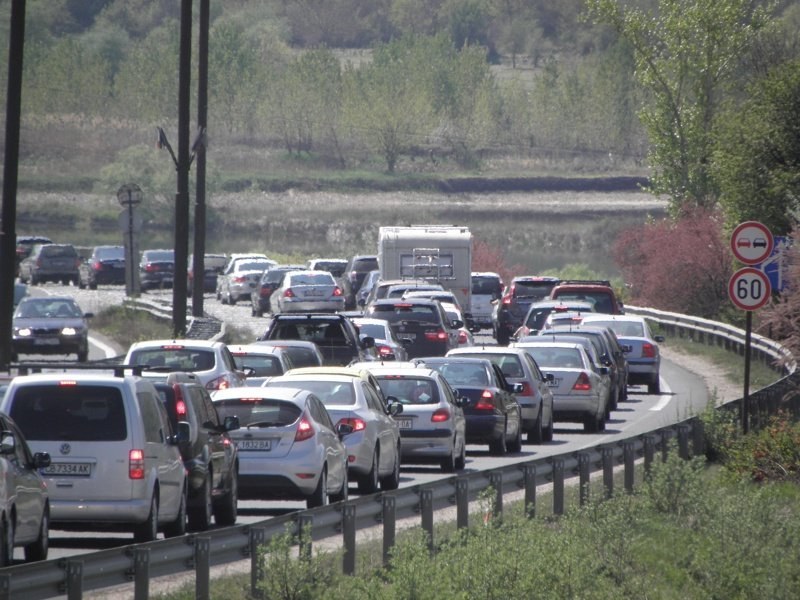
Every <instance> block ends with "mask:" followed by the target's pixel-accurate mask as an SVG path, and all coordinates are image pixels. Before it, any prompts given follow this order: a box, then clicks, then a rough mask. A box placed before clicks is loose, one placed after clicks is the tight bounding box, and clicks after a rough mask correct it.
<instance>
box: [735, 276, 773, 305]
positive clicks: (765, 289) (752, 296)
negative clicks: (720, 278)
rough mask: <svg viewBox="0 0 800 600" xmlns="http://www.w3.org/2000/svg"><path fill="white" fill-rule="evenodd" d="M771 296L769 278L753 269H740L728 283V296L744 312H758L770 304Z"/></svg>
mask: <svg viewBox="0 0 800 600" xmlns="http://www.w3.org/2000/svg"><path fill="white" fill-rule="evenodd" d="M771 294H772V286H771V285H770V283H769V277H767V276H766V275H765V274H764V272H763V271H759V270H758V269H754V268H753V267H745V268H744V269H739V270H738V271H736V273H734V274H733V276H732V277H731V278H730V281H729V282H728V296H730V298H731V302H733V303H734V304H735V305H736V306H737V307H738V308H741V309H742V310H758V309H759V308H761V307H762V306H764V305H765V304H766V303H767V302H769V297H770V295H771Z"/></svg>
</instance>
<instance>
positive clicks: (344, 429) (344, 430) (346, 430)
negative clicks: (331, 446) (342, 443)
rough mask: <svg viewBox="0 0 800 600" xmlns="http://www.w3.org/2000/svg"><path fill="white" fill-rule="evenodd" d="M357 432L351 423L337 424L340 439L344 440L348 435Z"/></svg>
mask: <svg viewBox="0 0 800 600" xmlns="http://www.w3.org/2000/svg"><path fill="white" fill-rule="evenodd" d="M353 431H355V430H354V429H353V426H352V425H350V424H349V423H337V425H336V435H338V436H339V439H342V438H343V437H344V436H346V435H350V434H351V433H353Z"/></svg>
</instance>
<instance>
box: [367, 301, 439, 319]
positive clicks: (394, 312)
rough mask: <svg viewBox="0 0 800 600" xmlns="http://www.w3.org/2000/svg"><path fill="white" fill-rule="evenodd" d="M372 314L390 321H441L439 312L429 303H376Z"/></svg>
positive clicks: (371, 311) (371, 310) (371, 309)
mask: <svg viewBox="0 0 800 600" xmlns="http://www.w3.org/2000/svg"><path fill="white" fill-rule="evenodd" d="M370 316H372V317H375V318H376V319H384V320H386V321H389V323H398V322H400V321H418V322H422V323H439V320H440V319H439V312H438V311H437V310H436V308H435V307H433V306H431V305H429V304H424V305H420V304H407V303H398V304H375V305H373V306H372V307H371V308H370Z"/></svg>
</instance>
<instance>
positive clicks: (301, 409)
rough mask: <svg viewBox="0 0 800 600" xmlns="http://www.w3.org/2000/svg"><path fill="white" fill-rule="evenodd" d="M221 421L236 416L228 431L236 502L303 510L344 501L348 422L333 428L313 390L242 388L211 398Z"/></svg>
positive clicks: (346, 484)
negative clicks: (292, 504) (233, 449)
mask: <svg viewBox="0 0 800 600" xmlns="http://www.w3.org/2000/svg"><path fill="white" fill-rule="evenodd" d="M212 400H213V402H214V406H215V407H216V409H217V413H218V414H219V416H220V418H221V419H223V420H224V419H225V418H226V417H230V416H235V417H238V418H239V424H240V426H239V429H236V430H234V431H231V432H230V436H231V439H232V440H233V441H234V443H235V444H236V446H237V449H238V451H239V498H241V499H255V500H270V499H284V500H305V501H306V505H307V507H308V508H314V507H316V506H323V505H326V504H328V503H329V502H330V501H333V502H338V501H340V500H347V496H348V478H347V449H346V448H345V445H344V443H343V442H342V438H343V437H345V436H346V435H349V434H351V433H352V432H353V427H352V426H351V425H348V424H341V423H340V424H338V425H336V426H334V424H333V421H332V420H331V417H330V415H329V413H328V411H327V410H326V409H325V407H324V406H323V404H322V402H320V399H319V398H318V397H317V395H316V394H314V393H313V392H309V391H307V390H302V389H297V388H286V387H270V388H266V387H259V388H253V387H245V388H230V389H227V390H219V391H216V392H214V393H213V394H212Z"/></svg>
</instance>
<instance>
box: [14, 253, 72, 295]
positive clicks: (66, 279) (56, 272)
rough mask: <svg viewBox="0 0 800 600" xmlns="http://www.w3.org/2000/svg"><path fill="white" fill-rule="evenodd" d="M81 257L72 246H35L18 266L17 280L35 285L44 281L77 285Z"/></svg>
mask: <svg viewBox="0 0 800 600" xmlns="http://www.w3.org/2000/svg"><path fill="white" fill-rule="evenodd" d="M80 264H81V257H80V256H79V255H78V251H77V250H76V249H75V246H73V245H72V244H36V245H34V246H33V249H32V250H31V253H30V255H28V257H27V258H25V259H24V260H23V261H22V262H21V263H20V265H19V280H20V281H21V282H22V283H30V284H31V285H36V284H38V283H44V282H46V281H55V282H61V283H62V284H64V285H67V284H69V283H71V284H73V285H78V281H79V280H80V274H79V272H78V268H79V266H80Z"/></svg>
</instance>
